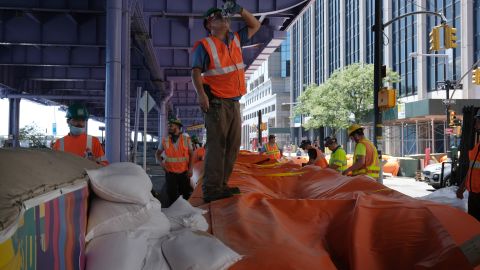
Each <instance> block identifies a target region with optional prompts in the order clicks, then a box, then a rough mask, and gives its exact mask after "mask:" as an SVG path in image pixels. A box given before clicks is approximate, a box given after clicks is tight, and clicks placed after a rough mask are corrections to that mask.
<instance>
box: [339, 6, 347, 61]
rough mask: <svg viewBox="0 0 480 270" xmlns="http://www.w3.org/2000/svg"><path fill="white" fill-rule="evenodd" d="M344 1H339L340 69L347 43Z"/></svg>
mask: <svg viewBox="0 0 480 270" xmlns="http://www.w3.org/2000/svg"><path fill="white" fill-rule="evenodd" d="M345 1H346V0H340V67H342V68H343V67H344V66H345V62H346V61H345V44H346V43H347V41H346V38H345V25H346V23H345V11H346V9H345Z"/></svg>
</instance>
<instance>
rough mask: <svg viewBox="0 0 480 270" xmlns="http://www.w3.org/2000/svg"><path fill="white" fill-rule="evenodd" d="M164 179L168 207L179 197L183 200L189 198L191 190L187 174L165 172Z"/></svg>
mask: <svg viewBox="0 0 480 270" xmlns="http://www.w3.org/2000/svg"><path fill="white" fill-rule="evenodd" d="M165 178H166V180H167V195H168V202H169V204H168V206H170V205H171V204H172V203H174V202H175V201H176V200H177V198H178V196H180V195H182V196H183V198H184V199H185V200H188V198H190V195H191V194H192V191H193V189H192V187H191V186H190V179H189V177H188V174H187V172H184V173H172V172H165ZM168 206H167V207H168Z"/></svg>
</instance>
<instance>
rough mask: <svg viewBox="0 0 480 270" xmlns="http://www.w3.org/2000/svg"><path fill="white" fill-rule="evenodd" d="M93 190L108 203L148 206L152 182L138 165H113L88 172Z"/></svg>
mask: <svg viewBox="0 0 480 270" xmlns="http://www.w3.org/2000/svg"><path fill="white" fill-rule="evenodd" d="M87 173H88V176H89V177H90V183H91V187H92V190H93V191H94V192H95V194H96V195H97V196H98V197H100V198H102V199H104V200H108V201H112V202H123V203H138V204H147V203H148V202H149V200H150V191H151V190H152V181H151V180H150V178H149V177H148V175H147V174H146V173H145V171H144V170H143V169H142V167H140V166H138V165H137V164H133V163H130V162H119V163H113V164H110V165H109V166H106V167H103V168H101V169H97V170H87Z"/></svg>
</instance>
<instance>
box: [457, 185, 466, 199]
mask: <svg viewBox="0 0 480 270" xmlns="http://www.w3.org/2000/svg"><path fill="white" fill-rule="evenodd" d="M463 192H465V188H461V187H459V188H458V189H457V198H459V199H460V200H463Z"/></svg>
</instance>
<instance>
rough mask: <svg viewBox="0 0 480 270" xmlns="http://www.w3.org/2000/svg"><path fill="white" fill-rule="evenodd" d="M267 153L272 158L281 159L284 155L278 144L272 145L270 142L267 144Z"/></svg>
mask: <svg viewBox="0 0 480 270" xmlns="http://www.w3.org/2000/svg"><path fill="white" fill-rule="evenodd" d="M265 150H266V152H265V154H266V155H267V156H268V157H269V158H271V159H280V158H281V157H282V156H281V155H280V150H278V146H277V144H274V145H273V146H270V144H269V143H267V144H265Z"/></svg>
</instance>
